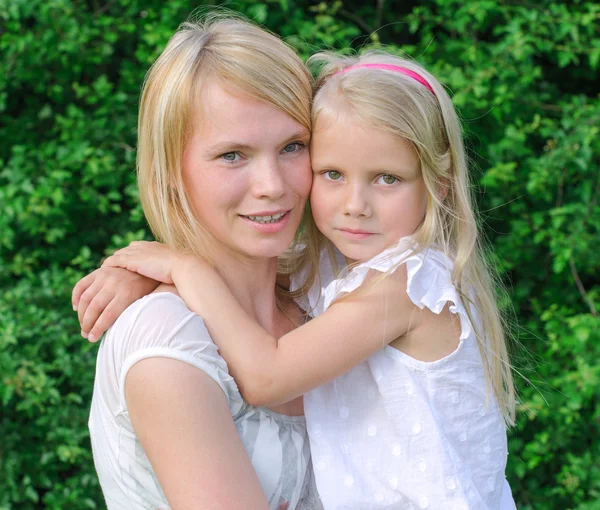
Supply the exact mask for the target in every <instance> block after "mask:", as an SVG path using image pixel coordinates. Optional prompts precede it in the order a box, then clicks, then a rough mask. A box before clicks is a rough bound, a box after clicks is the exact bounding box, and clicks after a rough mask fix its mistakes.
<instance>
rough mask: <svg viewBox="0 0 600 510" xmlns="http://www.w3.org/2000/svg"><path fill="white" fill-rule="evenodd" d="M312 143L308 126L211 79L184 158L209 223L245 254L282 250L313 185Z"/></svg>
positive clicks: (191, 188)
mask: <svg viewBox="0 0 600 510" xmlns="http://www.w3.org/2000/svg"><path fill="white" fill-rule="evenodd" d="M309 141H310V132H309V130H308V129H307V128H306V127H304V126H303V125H302V124H299V123H298V122H296V121H295V120H294V119H292V117H290V116H289V115H287V114H285V113H283V112H282V111H280V110H278V109H277V108H275V107H274V106H272V105H269V104H267V103H265V102H262V101H258V100H256V99H251V98H249V97H247V96H245V95H244V94H243V93H239V94H237V93H233V91H232V90H231V89H226V88H224V87H222V86H221V85H220V84H219V83H218V82H216V80H215V81H211V82H209V83H207V86H206V87H205V88H204V89H203V94H202V99H201V102H200V107H199V108H198V111H197V112H196V115H195V118H194V129H193V133H192V136H191V138H190V139H189V141H188V143H187V146H186V150H185V152H184V157H183V178H184V181H185V184H186V188H187V192H188V195H189V198H190V201H191V203H192V206H193V207H194V211H195V213H196V215H197V217H198V219H199V221H200V222H201V224H202V225H203V226H204V228H205V229H206V230H208V231H209V232H210V233H211V234H212V235H213V236H214V237H215V238H216V239H217V240H218V241H219V242H220V243H222V245H223V246H224V247H226V248H227V249H229V250H231V251H233V252H234V253H236V254H238V255H241V256H242V257H250V258H263V257H266V258H271V257H276V256H278V255H281V254H282V253H283V252H284V251H285V250H286V249H287V248H288V247H289V245H290V243H291V242H292V240H293V238H294V234H295V233H296V230H297V229H298V226H299V224H300V219H301V218H302V213H303V211H304V205H305V203H306V199H307V197H308V194H309V191H310V187H311V181H312V172H311V167H310V158H309V152H308V144H309Z"/></svg>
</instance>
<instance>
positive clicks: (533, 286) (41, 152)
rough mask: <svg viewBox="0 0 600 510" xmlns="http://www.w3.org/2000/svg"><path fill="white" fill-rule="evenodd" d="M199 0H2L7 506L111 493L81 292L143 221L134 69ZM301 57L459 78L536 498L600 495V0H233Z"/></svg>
mask: <svg viewBox="0 0 600 510" xmlns="http://www.w3.org/2000/svg"><path fill="white" fill-rule="evenodd" d="M196 7H198V3H197V2H191V1H186V0H169V1H168V2H164V1H161V0H85V1H84V0H0V56H1V58H0V285H1V286H2V287H1V288H2V294H1V296H0V406H1V407H0V510H17V509H18V510H30V509H39V508H48V509H61V510H66V509H88V508H89V509H92V508H104V503H103V499H102V496H101V493H100V489H99V487H98V482H97V480H96V477H95V473H94V467H93V462H92V457H91V453H90V446H89V439H88V432H87V415H88V407H89V402H90V399H91V391H92V383H93V374H94V361H95V351H96V347H95V346H90V345H88V344H87V343H86V342H85V341H83V340H82V339H81V337H80V336H79V335H78V333H79V332H78V326H77V322H76V317H75V314H74V313H73V312H72V311H71V310H70V299H69V298H70V290H71V287H72V285H73V284H74V283H75V282H76V281H77V279H78V278H79V277H80V276H82V275H83V274H84V273H85V272H87V271H89V270H90V269H92V268H94V267H95V266H97V265H98V263H99V261H100V258H101V257H102V256H103V255H104V254H105V253H106V251H110V250H112V249H114V248H115V247H120V246H122V245H124V244H125V243H127V242H129V241H130V240H133V239H140V238H144V237H147V236H148V233H147V230H146V227H145V223H144V220H143V216H142V214H141V210H140V206H139V204H138V201H137V194H136V189H135V173H134V160H135V149H134V147H135V136H136V133H135V130H136V114H137V101H138V96H139V91H140V84H141V82H142V79H143V76H144V73H145V71H146V70H147V68H148V67H149V65H150V63H151V62H152V61H153V59H154V58H155V57H156V56H157V55H158V54H159V52H160V51H161V49H162V48H163V47H164V45H165V43H166V41H167V40H168V38H169V36H170V35H171V34H172V33H173V31H174V30H175V28H176V27H177V25H178V24H179V22H180V21H182V20H183V19H185V18H186V17H187V16H188V15H189V13H190V12H191V11H192V10H193V9H194V8H196ZM229 7H230V8H233V9H236V10H239V11H241V12H243V13H245V14H247V15H249V16H250V17H252V18H254V19H256V20H257V21H258V22H260V23H264V24H265V25H266V26H267V27H268V28H270V29H272V30H273V31H275V32H277V33H279V34H281V35H282V36H283V37H285V38H286V40H287V41H288V42H289V43H290V44H291V45H293V46H294V47H295V48H297V49H298V50H299V52H300V53H301V54H302V55H303V56H304V57H307V56H308V55H309V53H310V52H312V51H314V50H316V49H318V48H323V47H329V48H346V47H352V48H355V49H359V48H362V47H365V46H369V45H375V46H377V45H382V44H383V45H389V48H390V49H391V50H392V51H397V52H405V53H408V54H409V55H411V56H413V57H415V58H417V59H418V60H419V61H421V62H422V63H424V64H425V65H426V66H428V67H429V68H431V70H432V71H433V72H434V73H436V74H437V75H438V76H439V77H440V78H441V80H442V81H443V82H444V83H445V84H446V85H447V86H448V88H449V90H450V91H451V92H452V94H453V99H454V102H455V104H456V106H457V107H458V109H459V110H460V113H461V116H462V118H463V119H464V125H465V129H466V135H467V140H468V146H469V150H470V153H471V154H470V155H471V158H472V160H473V169H474V181H475V183H476V187H477V192H478V196H479V199H480V205H481V209H482V211H483V213H484V214H483V216H484V221H485V229H486V233H487V235H488V237H489V239H490V240H491V242H492V244H493V246H494V247H495V249H496V251H497V255H498V257H497V264H498V266H499V268H500V269H501V270H502V272H503V275H504V277H505V278H506V281H507V283H508V285H509V291H510V296H511V298H512V300H513V302H514V306H515V308H516V311H517V319H518V323H519V339H518V340H519V345H518V346H516V348H515V349H513V351H514V354H515V357H514V361H515V365H516V367H517V368H518V370H519V372H520V373H521V374H522V376H523V377H522V378H519V379H518V384H519V389H520V393H521V396H522V405H521V408H520V415H519V422H518V426H517V427H516V428H515V429H514V430H513V431H512V432H511V435H510V454H511V455H510V457H509V468H508V477H509V480H510V482H511V485H512V488H513V492H514V494H515V497H516V500H517V502H518V506H519V508H521V509H536V510H539V509H578V510H584V509H585V510H592V509H600V502H599V501H600V461H599V460H598V459H600V441H599V438H600V435H599V429H600V427H599V420H600V404H599V400H598V388H599V387H600V362H599V361H598V360H599V354H600V318H599V316H598V312H599V310H600V271H599V269H600V235H599V230H600V204H599V196H600V172H599V166H600V165H599V163H600V136H599V130H600V128H599V126H600V97H599V94H598V92H599V90H600V86H599V85H600V84H599V79H598V69H599V66H600V28H599V27H600V6H599V5H598V4H597V3H596V2H593V1H588V0H580V1H577V0H573V1H570V2H561V1H550V0H538V1H536V0H508V1H491V0H471V1H469V2H464V1H462V0H461V1H459V0H431V1H414V0H413V1H410V0H407V1H400V0H387V1H385V0H378V1H375V0H370V1H361V0H347V1H346V0H344V1H343V2H341V1H338V2H335V3H317V2H314V1H308V0H263V1H261V2H255V1H251V0H243V1H239V2H237V3H230V4H229Z"/></svg>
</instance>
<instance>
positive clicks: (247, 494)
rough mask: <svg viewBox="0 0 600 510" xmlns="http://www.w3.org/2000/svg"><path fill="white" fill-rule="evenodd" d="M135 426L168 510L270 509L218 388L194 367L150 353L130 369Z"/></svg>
mask: <svg viewBox="0 0 600 510" xmlns="http://www.w3.org/2000/svg"><path fill="white" fill-rule="evenodd" d="M125 398H126V400H127V407H128V411H129V416H130V419H131V422H132V424H133V427H134V429H135V432H136V434H137V436H138V437H139V439H140V442H141V444H142V446H143V448H144V451H145V452H146V455H147V456H148V459H149V460H150V462H151V464H152V467H153V469H154V471H155V473H156V475H157V476H158V479H159V481H160V484H161V487H162V489H163V491H164V493H165V496H166V497H167V500H168V501H169V505H170V507H171V509H172V510H188V509H189V510H195V509H198V508H203V509H206V510H236V509H240V510H242V509H243V510H246V509H248V508H252V509H257V510H260V509H265V510H266V509H268V508H269V505H268V503H267V500H266V497H265V495H264V492H263V490H262V488H261V486H260V482H259V480H258V477H257V475H256V472H255V471H254V468H253V467H252V464H251V463H250V459H249V457H248V454H247V453H246V450H245V449H244V446H243V444H242V441H241V439H240V436H239V434H238V433H237V431H236V429H235V426H234V424H233V420H232V418H231V412H230V410H229V407H228V405H227V401H226V399H225V398H224V395H223V391H222V390H221V388H220V387H219V386H218V385H217V384H216V383H215V382H214V381H213V380H212V379H211V378H210V377H209V376H208V375H206V374H205V373H203V372H202V371H201V370H198V369H197V368H195V367H193V366H191V365H189V364H187V363H184V362H181V361H177V360H174V359H168V358H149V359H144V360H142V361H139V362H138V363H136V364H135V365H134V366H133V367H132V368H131V369H130V370H129V372H128V374H127V377H126V382H125Z"/></svg>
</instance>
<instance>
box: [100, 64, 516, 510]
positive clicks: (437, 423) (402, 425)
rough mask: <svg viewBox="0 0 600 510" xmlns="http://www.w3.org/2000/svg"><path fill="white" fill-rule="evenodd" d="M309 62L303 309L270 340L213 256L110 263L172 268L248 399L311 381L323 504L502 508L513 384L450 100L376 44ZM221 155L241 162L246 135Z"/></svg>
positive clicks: (284, 394) (153, 252)
mask: <svg viewBox="0 0 600 510" xmlns="http://www.w3.org/2000/svg"><path fill="white" fill-rule="evenodd" d="M312 61H313V62H316V63H320V64H322V65H323V67H322V70H321V73H320V76H319V79H318V81H317V91H316V95H315V98H314V103H313V111H312V115H313V137H312V142H311V153H312V167H313V187H312V192H311V208H312V213H313V216H314V221H315V223H316V225H317V227H318V229H319V230H320V232H321V233H322V234H323V236H324V237H323V238H321V239H317V240H313V241H312V242H314V243H317V244H318V245H321V246H322V249H321V258H320V264H319V274H318V281H317V282H315V283H314V284H313V285H312V287H311V290H310V292H309V293H308V296H307V298H308V299H307V300H306V303H305V306H306V309H307V310H308V311H309V312H310V313H311V315H313V316H314V317H315V319H314V320H312V321H310V322H309V323H307V324H306V325H304V326H301V327H299V328H297V329H295V330H294V331H292V332H290V333H288V334H286V335H284V336H283V337H282V338H280V339H279V341H277V340H276V339H275V338H273V337H272V336H271V335H269V334H268V333H267V332H266V331H265V330H263V329H262V328H261V327H260V326H258V325H257V324H256V323H255V322H254V321H252V320H251V319H250V318H249V317H248V315H247V314H246V312H245V311H244V309H243V308H242V307H241V306H240V305H239V304H238V302H237V301H236V299H235V298H234V297H233V295H232V294H231V292H230V291H229V289H228V288H227V286H226V285H225V284H224V283H223V281H222V280H221V278H220V277H219V276H218V275H217V273H216V272H215V271H213V270H212V269H211V268H209V267H208V266H206V265H203V266H202V267H199V262H198V261H197V259H193V258H190V257H187V256H186V255H181V254H179V253H176V252H173V251H171V250H169V249H168V248H166V247H164V246H162V245H157V244H155V243H134V244H133V245H132V246H130V247H129V248H126V249H125V250H120V251H119V252H117V253H116V254H115V255H114V256H112V257H110V258H109V259H107V261H106V262H105V265H110V266H120V267H125V268H127V269H130V270H133V271H136V272H139V273H141V274H144V275H146V276H149V277H151V278H154V279H157V280H161V281H164V282H166V283H174V284H175V285H176V287H177V289H178V292H179V293H180V295H181V297H182V298H183V299H184V301H185V302H186V304H187V305H188V306H189V307H190V309H192V310H193V311H195V312H196V313H198V314H199V315H200V316H201V317H202V318H203V319H204V321H205V323H206V325H207V327H208V328H209V331H210V333H211V335H212V338H213V339H214V341H215V343H216V344H217V345H218V346H219V349H220V352H221V354H222V355H223V357H224V358H225V360H226V361H227V363H228V366H229V370H230V372H231V374H232V375H233V376H234V378H235V380H236V382H237V384H238V386H239V388H240V390H241V392H242V394H243V395H244V397H245V398H246V399H247V400H248V402H250V403H252V404H254V405H257V406H261V405H274V404H277V403H281V402H286V401H288V400H290V399H292V398H295V397H297V396H299V395H301V394H303V393H306V395H305V400H304V405H305V414H306V420H307V425H308V432H309V437H310V444H311V451H312V460H313V466H314V468H315V476H316V480H317V487H318V490H319V494H320V496H321V498H322V501H323V505H324V507H325V509H327V510H330V509H359V510H365V509H370V508H373V509H375V508H377V509H380V508H394V509H395V508H431V509H444V510H446V509H499V508H500V509H508V508H514V507H515V506H514V502H513V499H512V495H511V491H510V488H509V486H508V484H507V482H506V479H505V475H504V469H505V466H506V456H507V445H506V428H505V427H506V425H507V424H509V425H510V424H512V422H513V419H514V403H515V396H514V390H513V383H512V378H511V373H510V364H509V360H508V356H507V351H506V347H505V338H504V333H503V328H502V322H501V319H500V315H499V312H498V309H497V306H496V304H495V300H494V284H493V279H492V278H491V276H490V273H489V271H488V269H487V268H486V265H485V264H484V262H483V258H482V254H481V251H480V248H479V243H478V234H477V226H476V219H475V216H474V212H473V206H472V203H471V198H470V195H469V180H468V171H467V165H466V162H465V155H464V149H463V143H462V139H461V132H460V126H459V122H458V119H457V116H456V113H455V111H454V109H453V107H452V103H451V100H450V98H449V97H448V95H447V94H446V92H445V91H444V89H443V87H442V86H441V85H440V84H439V83H438V82H437V80H436V79H435V78H434V77H433V76H432V75H431V74H429V73H428V72H427V71H425V70H424V69H422V68H421V67H420V66H418V65H417V64H415V63H414V62H412V61H407V60H404V59H400V58H397V57H393V56H391V55H388V54H382V53H368V54H365V55H363V56H362V57H360V58H342V57H338V56H334V55H330V54H324V55H318V56H315V57H313V59H312ZM229 159H230V160H231V164H232V165H234V166H236V165H237V166H238V168H239V171H240V172H243V171H244V160H245V154H244V153H243V150H241V151H239V152H232V153H231V158H229ZM280 213H284V216H285V211H280ZM249 220H250V221H260V222H262V223H266V224H269V223H277V222H279V221H282V220H281V219H280V218H279V215H275V216H270V217H268V218H267V217H265V218H262V217H261V218H249ZM332 245H333V246H332ZM310 269H311V268H310V267H305V268H304V270H303V271H300V273H297V274H296V275H295V276H294V277H293V278H292V281H291V290H292V291H294V290H295V289H298V288H300V287H302V286H303V285H305V284H307V283H310V273H311V270H310Z"/></svg>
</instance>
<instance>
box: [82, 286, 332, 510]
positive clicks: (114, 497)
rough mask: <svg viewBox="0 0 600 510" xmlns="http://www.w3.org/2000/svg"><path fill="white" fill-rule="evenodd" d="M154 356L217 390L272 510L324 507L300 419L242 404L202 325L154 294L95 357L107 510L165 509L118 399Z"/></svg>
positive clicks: (97, 458) (93, 432)
mask: <svg viewBox="0 0 600 510" xmlns="http://www.w3.org/2000/svg"><path fill="white" fill-rule="evenodd" d="M154 357H165V358H172V359H176V360H180V361H183V362H185V363H188V364H190V365H192V366H194V367H196V368H198V370H202V371H203V372H204V373H206V374H207V375H209V376H210V377H211V378H212V379H213V380H214V381H215V382H217V384H218V385H219V386H220V387H221V389H222V390H223V395H224V398H226V399H227V402H228V404H229V408H230V410H231V416H232V419H233V420H234V423H235V426H236V428H237V430H238V432H239V434H240V437H241V439H242V442H243V443H244V447H245V448H246V451H247V452H248V455H249V456H250V459H251V461H252V465H253V466H254V468H255V470H256V472H257V474H258V477H259V480H260V482H261V484H262V487H263V489H264V491H265V494H266V496H267V499H268V501H269V503H270V508H271V509H272V510H277V509H280V508H286V509H289V510H292V509H294V508H296V509H303V510H313V509H321V508H322V507H321V504H320V502H319V501H318V496H317V493H316V490H315V488H314V477H313V476H312V470H311V466H310V449H309V444H308V440H307V436H306V424H305V420H304V417H303V416H286V415H283V414H279V413H276V412H274V411H271V410H269V409H266V408H255V407H252V406H250V405H249V404H248V403H246V402H245V401H244V400H243V399H242V396H241V395H240V392H239V390H238V388H237V385H236V383H235V381H234V380H233V379H232V377H231V376H230V375H229V372H228V370H227V364H226V363H225V360H223V358H221V356H220V355H219V353H218V350H217V347H216V345H215V344H214V343H213V341H212V340H211V338H210V336H209V334H208V331H207V329H206V327H205V326H204V322H203V321H202V319H201V318H200V317H199V316H198V315H196V314H194V313H192V312H191V311H190V310H189V309H188V308H187V307H186V305H185V303H184V302H183V301H182V300H181V298H179V297H178V296H176V295H175V294H172V293H157V294H151V295H150V296H146V297H144V298H143V299H140V300H139V301H136V302H135V303H134V304H132V305H131V306H130V307H129V308H128V309H127V310H126V311H125V312H124V313H123V314H122V315H121V316H120V317H119V319H118V320H117V322H116V323H115V324H114V325H113V327H111V328H110V329H109V330H108V332H107V334H106V336H105V338H104V339H103V341H102V344H101V346H100V350H99V352H98V359H97V363H96V379H95V382H94V395H93V398H92V407H91V412H90V419H89V429H90V436H91V441H92V450H93V455H94V463H95V466H96V471H97V472H98V477H99V479H100V484H101V486H102V490H103V492H104V497H105V499H106V505H107V507H108V509H109V510H155V509H167V508H168V507H169V505H168V502H167V500H166V498H165V495H164V494H163V491H162V489H161V487H160V484H159V482H158V479H157V477H156V475H155V474H154V470H153V469H152V466H151V465H150V462H149V461H148V458H147V457H146V454H145V452H144V450H143V448H142V446H141V444H140V442H139V440H138V438H137V436H136V435H135V432H134V430H133V427H132V425H131V421H130V419H129V414H128V411H127V402H126V400H125V393H124V387H125V378H126V376H127V372H128V370H129V369H130V368H131V367H132V366H133V365H134V364H135V363H137V362H138V361H140V360H143V359H146V358H154ZM207 411H208V412H210V410H207ZM198 434H202V430H198ZM286 502H287V504H288V505H289V506H285V504H286ZM198 508H202V505H201V502H199V505H198Z"/></svg>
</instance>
